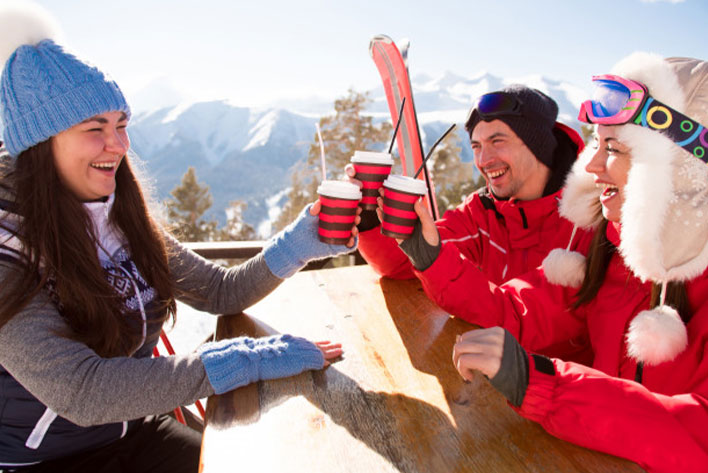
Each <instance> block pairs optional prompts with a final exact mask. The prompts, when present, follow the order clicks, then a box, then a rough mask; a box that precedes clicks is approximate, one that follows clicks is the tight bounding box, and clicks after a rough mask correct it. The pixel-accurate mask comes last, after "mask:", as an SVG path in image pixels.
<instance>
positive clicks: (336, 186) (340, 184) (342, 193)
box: [317, 181, 361, 200]
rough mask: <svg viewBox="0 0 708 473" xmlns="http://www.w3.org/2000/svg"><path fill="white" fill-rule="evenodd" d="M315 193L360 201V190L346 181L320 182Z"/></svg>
mask: <svg viewBox="0 0 708 473" xmlns="http://www.w3.org/2000/svg"><path fill="white" fill-rule="evenodd" d="M317 193H318V194H320V195H324V196H327V197H336V198H339V199H350V200H359V199H361V189H359V186H357V185H356V184H352V183H351V182H346V181H322V183H321V184H320V185H319V187H317Z"/></svg>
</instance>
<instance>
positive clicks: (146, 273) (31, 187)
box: [0, 139, 176, 357]
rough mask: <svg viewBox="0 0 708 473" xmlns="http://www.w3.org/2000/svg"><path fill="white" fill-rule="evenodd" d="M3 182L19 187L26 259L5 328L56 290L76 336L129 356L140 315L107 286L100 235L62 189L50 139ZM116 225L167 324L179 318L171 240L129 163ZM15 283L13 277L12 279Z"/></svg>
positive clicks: (1, 306)
mask: <svg viewBox="0 0 708 473" xmlns="http://www.w3.org/2000/svg"><path fill="white" fill-rule="evenodd" d="M4 168H5V169H4V172H3V173H2V174H3V176H2V178H3V182H6V181H8V180H10V181H11V182H13V185H12V188H13V192H14V194H15V196H14V197H15V203H16V208H15V212H16V213H17V214H18V215H20V216H21V222H20V224H19V228H18V229H17V235H18V237H19V238H20V240H21V242H22V244H23V246H24V248H25V253H26V256H27V261H26V264H25V265H21V267H20V268H19V275H18V277H17V278H16V279H15V280H14V281H7V280H6V281H3V284H5V285H6V289H5V291H3V292H4V294H5V295H4V297H3V298H2V300H0V327H2V326H3V325H5V324H6V323H7V322H8V321H9V320H10V319H12V317H14V316H15V315H16V314H17V313H18V312H19V311H20V310H22V309H23V308H24V307H25V306H26V305H27V304H28V303H29V301H30V300H31V299H32V298H33V297H34V296H36V295H37V294H38V293H39V292H40V291H41V290H42V289H43V288H46V287H47V284H48V283H49V284H50V286H53V288H54V293H55V294H56V296H57V297H56V298H57V299H58V303H60V304H61V313H62V315H63V316H64V318H65V320H66V322H67V324H68V325H69V329H70V332H69V333H62V334H61V335H63V336H66V337H68V338H72V339H75V340H78V341H81V342H83V343H85V344H86V345H88V346H89V347H90V348H92V349H93V350H94V351H96V353H98V354H99V355H101V356H106V357H111V356H125V355H128V354H130V353H132V352H133V351H134V350H135V349H137V348H138V344H139V343H140V339H141V331H140V329H137V330H136V324H138V325H137V326H138V327H139V326H140V324H141V323H142V322H141V318H140V315H139V314H135V313H128V312H127V311H126V310H127V309H126V308H125V307H124V304H123V302H122V301H121V298H120V297H119V295H118V293H117V292H116V290H115V289H114V288H113V286H112V285H111V284H110V283H109V282H108V280H107V279H106V275H105V272H104V270H103V269H102V267H101V264H100V263H99V260H98V255H97V251H96V246H97V236H96V235H95V233H94V230H93V224H92V222H91V220H90V217H89V214H88V212H87V211H86V209H85V208H84V206H83V204H82V202H81V201H80V200H79V199H78V198H77V197H76V196H75V195H74V194H73V193H72V192H71V191H70V190H69V189H68V188H67V187H66V186H65V185H64V184H63V183H62V182H61V180H60V178H59V175H58V173H57V170H56V167H55V165H54V155H53V152H52V146H51V139H49V140H47V141H44V142H42V143H39V144H37V145H35V146H33V147H32V148H29V149H28V150H26V151H24V152H22V153H21V154H20V156H19V157H18V158H17V159H16V161H15V163H14V166H12V165H5V166H4ZM109 219H110V220H111V221H112V222H113V223H114V224H115V225H116V226H117V227H118V228H120V229H121V230H122V231H123V234H124V235H125V237H126V239H127V241H128V245H129V250H130V254H131V257H132V258H133V261H134V262H135V265H136V266H137V268H138V270H139V271H140V274H141V275H142V277H143V278H144V279H145V281H146V282H147V283H148V284H149V285H151V286H152V287H153V288H154V289H155V291H156V294H157V296H156V299H157V301H156V302H158V305H159V309H158V310H159V314H158V315H157V317H154V318H152V317H151V319H152V320H153V321H154V323H155V324H158V323H159V324H162V323H163V322H164V321H165V320H167V318H169V317H170V316H172V317H174V315H175V310H176V309H175V308H176V306H175V299H174V292H175V289H174V286H173V283H172V280H171V278H170V275H169V267H168V262H167V247H166V245H165V241H164V236H163V234H162V232H161V230H160V229H159V227H158V225H157V224H156V222H155V221H154V220H153V219H152V217H151V216H150V214H149V212H148V208H147V204H146V202H145V196H144V194H143V191H142V189H141V187H140V184H139V183H138V181H137V180H136V178H135V174H134V173H133V170H132V169H131V166H130V162H129V160H128V157H127V156H126V157H124V158H123V161H122V163H121V165H120V166H119V167H118V170H117V171H116V191H115V203H114V204H113V207H112V210H111V213H110V215H109ZM7 279H9V278H7Z"/></svg>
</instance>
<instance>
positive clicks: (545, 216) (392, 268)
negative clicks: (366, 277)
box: [359, 189, 589, 310]
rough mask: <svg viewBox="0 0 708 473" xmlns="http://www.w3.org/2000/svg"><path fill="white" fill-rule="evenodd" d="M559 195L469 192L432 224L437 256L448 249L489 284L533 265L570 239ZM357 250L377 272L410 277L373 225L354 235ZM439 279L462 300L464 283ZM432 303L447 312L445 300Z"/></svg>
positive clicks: (581, 235) (403, 259) (401, 257)
mask: <svg viewBox="0 0 708 473" xmlns="http://www.w3.org/2000/svg"><path fill="white" fill-rule="evenodd" d="M559 199H560V191H558V192H555V193H553V194H551V195H548V196H546V197H542V198H540V199H536V200H525V201H522V200H509V201H502V200H496V199H494V197H493V196H492V195H491V193H489V192H487V190H486V189H483V190H482V191H481V192H477V193H474V194H472V195H471V196H470V197H468V198H467V199H466V200H465V202H463V203H462V204H461V205H460V206H459V207H457V208H456V209H454V210H449V211H447V212H445V215H443V218H441V219H440V220H438V221H437V222H435V224H436V225H437V227H438V232H439V233H440V238H441V240H442V246H443V247H442V250H441V255H442V253H446V252H452V253H453V254H454V256H455V258H458V259H460V260H462V261H463V262H464V265H465V267H466V268H469V270H470V271H482V272H483V273H484V274H486V275H487V277H488V278H489V280H490V281H491V282H493V283H495V284H501V283H502V282H504V281H507V280H509V279H511V278H514V277H516V276H519V275H521V274H523V273H525V272H526V271H529V270H531V269H533V268H536V267H537V266H539V265H540V264H541V262H542V261H543V258H545V257H546V255H547V254H548V252H549V251H551V250H552V249H553V248H558V247H565V246H566V245H567V244H568V242H569V241H570V235H571V232H572V230H573V224H572V223H570V222H569V221H568V220H566V219H564V218H562V217H561V216H560V215H559V214H558V201H559ZM582 241H589V240H588V234H587V233H586V232H582V231H579V232H578V233H577V234H576V236H575V238H574V246H575V245H577V244H579V243H580V242H582ZM359 251H360V252H361V254H362V256H363V257H364V259H366V261H367V262H368V263H369V264H370V265H371V266H372V268H373V269H374V270H375V271H376V272H377V273H378V274H380V275H382V276H387V277H390V278H393V279H410V278H412V277H413V276H414V271H413V266H412V265H411V263H410V261H409V260H408V257H407V256H406V255H405V254H404V253H403V252H402V251H401V250H400V248H398V244H397V243H396V240H395V239H393V238H389V237H386V236H384V235H381V232H380V229H379V228H375V229H372V230H369V231H366V232H362V233H361V234H360V235H359ZM443 277H444V276H443ZM444 280H445V281H446V282H447V283H448V284H450V285H452V286H454V287H456V288H458V289H459V290H460V293H459V294H458V295H457V296H455V295H452V296H451V297H453V298H459V297H463V299H466V296H465V294H467V292H468V291H467V290H466V286H465V285H459V284H456V281H454V280H451V279H450V278H447V277H444ZM451 303H452V304H453V305H456V304H455V302H453V301H451ZM438 304H440V307H442V308H443V309H446V310H450V309H448V308H447V306H448V304H447V301H445V300H441V301H439V302H438Z"/></svg>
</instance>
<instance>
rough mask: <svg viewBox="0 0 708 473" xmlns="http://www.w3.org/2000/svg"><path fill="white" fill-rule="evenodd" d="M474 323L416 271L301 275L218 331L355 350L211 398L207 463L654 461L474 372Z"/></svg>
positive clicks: (535, 468)
mask: <svg viewBox="0 0 708 473" xmlns="http://www.w3.org/2000/svg"><path fill="white" fill-rule="evenodd" d="M246 314H247V315H246ZM471 328H472V326H471V325H469V324H467V323H465V322H463V321H461V320H458V319H454V318H451V317H450V316H449V315H448V314H447V313H446V312H444V311H443V310H442V309H440V308H439V307H437V306H436V305H435V304H434V303H432V302H431V301H430V300H429V299H428V298H427V296H426V295H425V293H424V292H423V290H422V288H421V286H420V283H419V282H418V281H417V280H411V281H393V280H389V279H380V278H379V277H378V276H376V274H374V272H373V271H372V270H371V269H370V268H369V267H368V266H354V267H346V268H336V269H326V270H318V271H309V272H301V273H299V274H297V275H295V276H294V277H292V278H291V279H289V280H287V281H285V282H284V283H283V285H282V286H280V287H279V288H278V289H277V290H276V291H275V292H274V293H273V294H271V295H270V296H268V297H267V298H266V299H264V300H263V301H261V302H260V303H258V304H257V305H255V306H254V307H252V308H250V309H248V310H247V311H246V313H245V314H238V315H231V316H222V317H221V318H220V320H219V322H218V323H217V338H224V337H234V336H239V335H250V336H262V335H266V334H272V333H279V332H283V333H292V334H293V335H300V336H303V337H306V338H308V339H310V340H332V341H339V342H341V343H342V344H343V346H344V350H345V354H344V357H343V359H341V360H340V361H337V362H336V363H334V364H333V365H331V366H330V367H328V368H327V369H325V370H322V371H310V372H306V373H303V374H301V375H298V376H295V377H292V378H287V379H281V380H275V381H267V382H259V383H256V384H252V385H249V386H246V387H243V388H241V389H238V390H236V391H233V392H230V393H226V394H222V395H220V396H216V395H215V396H212V397H210V398H209V400H208V403H207V416H206V421H207V424H206V428H205V431H204V438H203V444H202V471H203V473H213V472H227V471H228V472H231V471H238V472H281V471H287V472H307V473H312V472H315V473H316V472H327V473H338V472H357V473H360V472H367V473H368V472H375V473H379V472H421V473H424V472H425V473H427V472H463V471H464V472H504V473H507V472H593V473H605V472H641V471H643V470H642V469H641V468H639V467H638V466H637V465H636V464H634V463H630V462H628V461H625V460H621V459H619V458H615V457H611V456H609V455H605V454H602V453H598V452H594V451H590V450H587V449H584V448H581V447H578V446H575V445H572V444H570V443H567V442H564V441H562V440H559V439H556V438H554V437H552V436H551V435H549V434H547V433H546V432H545V431H544V430H543V429H542V428H541V427H540V426H539V425H538V424H536V423H533V422H530V421H527V420H525V419H523V418H522V417H520V416H519V415H518V414H516V413H515V412H514V411H513V410H512V409H511V408H509V407H508V405H507V404H506V401H505V399H504V398H503V396H502V395H500V394H498V393H497V392H496V391H495V390H494V388H492V387H491V386H490V385H489V383H488V382H487V381H486V380H485V379H484V378H483V377H482V376H479V377H478V378H476V380H475V381H473V382H471V383H470V382H465V381H464V380H463V379H462V378H461V377H460V376H459V375H458V373H457V372H456V371H455V369H454V367H453V365H452V362H451V355H452V345H453V343H454V340H455V335H457V334H459V333H462V332H465V331H467V330H470V329H471Z"/></svg>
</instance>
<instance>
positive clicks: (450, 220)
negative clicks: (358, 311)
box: [347, 85, 589, 311]
mask: <svg viewBox="0 0 708 473" xmlns="http://www.w3.org/2000/svg"><path fill="white" fill-rule="evenodd" d="M557 115H558V105H557V104H556V103H555V101H553V99H551V98H550V97H548V96H547V95H545V94H543V93H542V92H540V91H538V90H535V89H531V88H528V87H525V86H522V85H511V86H509V87H507V88H504V89H502V90H500V91H497V92H491V93H488V94H485V95H483V96H482V97H480V99H479V100H478V102H477V104H476V105H475V107H474V108H473V109H472V110H471V112H470V114H469V116H468V119H467V122H466V123H465V128H466V129H467V132H468V133H469V135H470V140H471V144H472V149H473V150H474V161H475V165H476V166H477V169H479V171H480V172H481V173H482V175H483V176H484V178H485V179H486V181H487V186H486V188H484V189H482V190H481V191H478V192H476V193H474V194H472V195H471V196H469V197H468V198H467V199H465V201H464V202H463V203H462V204H461V205H460V206H458V207H457V208H456V209H454V210H450V211H447V212H445V214H444V215H443V217H442V218H441V219H440V220H438V221H437V222H435V223H436V228H434V229H430V228H428V229H427V230H426V232H424V233H425V234H423V232H421V228H420V224H419V225H418V228H417V229H416V231H415V232H414V234H413V236H412V237H411V238H409V239H408V240H405V241H403V242H401V243H400V249H399V246H398V244H397V242H396V240H394V239H392V238H388V237H386V236H383V235H382V234H381V232H380V231H379V229H378V228H373V229H372V228H371V225H369V227H368V228H366V227H365V226H364V227H362V226H360V231H361V233H360V236H359V250H360V252H361V254H362V255H363V256H364V258H365V259H366V260H367V262H368V263H369V264H370V265H371V266H372V267H373V268H374V270H375V271H376V272H377V273H379V274H381V275H382V276H387V277H391V278H394V279H407V278H412V277H414V275H417V274H420V273H421V272H427V271H433V272H434V273H436V274H438V275H439V276H438V277H440V278H445V277H446V276H445V275H446V274H447V272H446V271H445V267H446V266H447V265H450V264H453V262H454V264H456V263H457V262H461V264H463V265H465V267H466V268H465V271H480V270H481V271H482V272H483V273H484V274H485V275H486V276H487V278H489V280H490V281H491V282H493V283H495V284H501V283H502V282H504V281H507V280H509V279H511V278H514V277H516V276H519V275H521V274H523V273H525V272H527V271H529V270H531V269H533V268H535V267H537V266H539V265H540V264H541V262H542V261H543V258H544V257H545V256H546V255H547V254H548V252H549V251H550V250H551V249H553V248H557V247H560V246H566V244H567V243H568V241H569V240H570V235H571V232H572V230H573V224H571V223H570V222H569V221H568V220H566V219H564V218H562V217H561V216H560V215H559V214H558V201H559V199H560V189H561V186H562V185H563V182H564V180H565V177H566V175H567V173H568V171H569V170H570V167H571V166H572V164H573V162H574V161H575V159H576V157H577V154H578V153H579V152H580V151H581V150H582V148H583V142H582V140H581V138H580V136H579V135H578V134H577V133H576V132H575V131H574V130H572V129H570V128H569V127H567V126H565V125H562V124H560V123H558V122H556V118H557ZM347 174H348V175H349V176H350V177H351V176H353V174H354V172H353V169H352V168H351V166H349V167H347ZM352 180H353V179H352ZM353 181H354V182H358V181H356V180H353ZM416 211H417V212H418V213H419V214H420V213H422V212H427V210H426V209H425V206H424V204H423V203H422V202H421V201H419V202H418V203H417V204H416ZM365 213H366V212H364V214H365ZM364 214H362V221H364V222H366V221H367V219H366V215H364ZM371 220H373V221H374V225H377V226H378V219H376V218H375V217H374V218H373V219H371V218H370V219H369V221H371ZM435 230H437V231H435ZM587 244H589V238H588V236H587V235H586V234H585V233H583V232H581V234H580V235H579V236H577V237H576V238H575V239H574V242H573V246H574V247H577V246H579V245H587ZM401 250H403V251H401ZM404 252H405V253H404ZM406 255H408V257H407V256H406ZM464 286H465V285H464V278H462V279H456V280H450V281H449V284H447V285H446V293H445V295H444V297H441V296H440V295H439V296H438V297H435V298H434V299H435V300H438V301H442V302H439V304H440V305H441V307H442V308H443V309H446V310H450V311H452V307H455V306H459V304H460V303H464V302H465V300H466V299H467V298H468V297H469V298H473V297H474V295H473V294H469V291H468V290H467V288H465V287H464ZM448 301H449V302H450V304H449V307H450V309H448V308H447V307H446V306H448V304H447V303H446V302H448Z"/></svg>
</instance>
